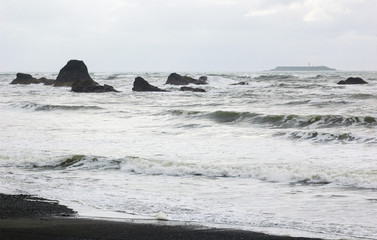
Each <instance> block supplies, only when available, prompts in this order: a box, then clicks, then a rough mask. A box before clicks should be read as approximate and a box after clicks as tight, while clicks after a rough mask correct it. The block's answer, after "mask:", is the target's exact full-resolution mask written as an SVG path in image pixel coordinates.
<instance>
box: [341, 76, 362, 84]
mask: <svg viewBox="0 0 377 240" xmlns="http://www.w3.org/2000/svg"><path fill="white" fill-rule="evenodd" d="M338 84H367V82H366V81H364V80H363V79H362V78H359V77H349V78H347V80H345V81H344V80H342V81H340V82H338Z"/></svg>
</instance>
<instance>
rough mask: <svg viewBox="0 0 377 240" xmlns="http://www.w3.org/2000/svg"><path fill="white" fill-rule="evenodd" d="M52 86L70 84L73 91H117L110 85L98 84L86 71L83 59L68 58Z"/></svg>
mask: <svg viewBox="0 0 377 240" xmlns="http://www.w3.org/2000/svg"><path fill="white" fill-rule="evenodd" d="M54 86H71V87H72V91H73V92H117V90H115V89H114V88H113V87H112V86H109V85H106V84H105V85H104V86H101V85H99V84H98V83H97V82H96V81H94V80H93V79H92V78H91V77H90V75H89V72H88V68H87V67H86V65H85V63H84V62H83V61H79V60H70V61H68V63H67V64H66V65H65V66H64V67H63V68H62V69H61V70H60V72H59V75H58V77H57V78H56V81H55V83H54Z"/></svg>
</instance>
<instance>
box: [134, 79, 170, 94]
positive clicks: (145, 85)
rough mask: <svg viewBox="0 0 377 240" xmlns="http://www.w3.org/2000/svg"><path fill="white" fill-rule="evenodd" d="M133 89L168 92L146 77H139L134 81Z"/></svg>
mask: <svg viewBox="0 0 377 240" xmlns="http://www.w3.org/2000/svg"><path fill="white" fill-rule="evenodd" d="M132 91H138V92H166V90H163V89H160V88H158V87H156V86H153V85H151V84H149V82H147V81H146V80H144V78H142V77H137V78H135V81H134V87H133V88H132Z"/></svg>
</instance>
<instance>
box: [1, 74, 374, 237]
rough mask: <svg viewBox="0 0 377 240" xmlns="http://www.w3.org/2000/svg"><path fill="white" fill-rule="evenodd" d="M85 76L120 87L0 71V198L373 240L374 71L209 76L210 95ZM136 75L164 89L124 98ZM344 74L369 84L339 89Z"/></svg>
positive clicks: (127, 77)
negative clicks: (47, 81)
mask: <svg viewBox="0 0 377 240" xmlns="http://www.w3.org/2000/svg"><path fill="white" fill-rule="evenodd" d="M33 75H34V76H36V77H42V76H43V77H47V78H55V77H56V73H34V74H33ZM91 75H92V77H93V78H94V79H95V80H96V81H98V82H100V83H101V84H104V83H106V84H109V85H113V86H114V87H115V88H116V89H118V90H121V92H119V93H104V94H90V93H89V94H88V93H74V92H71V91H70V89H69V88H66V87H60V88H56V87H55V88H54V87H51V86H43V85H10V84H9V83H10V82H11V80H13V79H14V78H15V74H14V73H3V74H0V92H1V95H0V111H1V115H0V122H1V124H0V190H1V191H2V192H6V193H28V194H36V195H38V196H41V197H47V198H52V199H57V200H60V201H61V202H62V203H64V204H66V205H68V206H71V207H73V208H75V209H76V210H78V211H79V213H80V214H82V215H98V216H117V217H124V218H127V217H130V215H131V216H134V217H142V218H147V217H152V216H155V215H156V214H158V213H164V214H166V216H167V218H168V219H171V220H177V221H192V222H195V223H199V224H204V225H211V226H213V225H216V226H218V227H233V228H242V229H250V230H259V231H264V232H268V233H279V234H290V235H295V236H316V237H324V238H331V239H334V238H335V239H341V238H346V239H377V220H376V215H377V122H376V120H377V72H338V71H337V72H320V73H313V72H306V73H305V72H290V73H282V72H281V73H279V72H278V73H276V72H273V73H270V72H251V73H213V74H207V75H208V81H209V85H206V86H204V88H205V89H206V90H207V93H191V92H190V93H188V92H180V91H178V89H179V87H175V86H168V85H164V83H165V81H166V79H167V76H168V75H169V74H168V73H91ZM139 75H140V76H142V77H144V78H145V79H146V80H148V81H149V82H150V83H152V84H154V85H157V86H159V87H161V88H164V89H168V90H171V92H167V93H166V92H154V93H151V92H148V93H141V92H132V91H131V89H132V83H133V80H134V78H135V77H136V76H139ZM190 75H191V76H193V77H199V76H201V75H203V73H201V74H199V73H198V74H193V73H191V74H190ZM350 76H359V77H362V78H363V79H365V80H366V81H367V82H369V84H368V85H354V86H352V85H348V86H346V85H337V84H336V83H337V82H338V81H340V80H344V79H346V78H347V77H350ZM239 81H245V82H248V83H249V85H242V86H233V85H230V84H232V83H237V82H239ZM201 87H202V86H201Z"/></svg>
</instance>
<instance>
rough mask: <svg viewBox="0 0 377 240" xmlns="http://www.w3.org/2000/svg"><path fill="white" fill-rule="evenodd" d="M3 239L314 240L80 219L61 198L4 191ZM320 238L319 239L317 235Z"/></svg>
mask: <svg viewBox="0 0 377 240" xmlns="http://www.w3.org/2000/svg"><path fill="white" fill-rule="evenodd" d="M0 238H1V239H42V240H43V239H46V240H47V239H51V240H55V239H56V240H57V239H69V240H73V239H145V240H147V239H157V240H158V239H161V240H162V239H187V240H191V239H203V240H204V239H206V240H210V239H224V240H225V239H227V240H230V239H261V240H310V239H312V240H313V239H315V238H301V237H289V236H275V235H268V234H264V233H258V232H252V231H244V230H235V229H219V228H208V227H204V226H200V225H191V224H184V223H182V224H176V223H174V224H169V221H167V222H161V221H157V220H156V223H149V222H148V223H146V222H143V223H140V222H137V223H136V222H132V221H128V222H122V221H114V220H102V219H94V218H78V217H77V216H76V213H75V211H73V210H72V209H70V208H68V207H66V206H63V205H60V204H59V203H58V202H57V201H51V200H48V199H43V198H38V197H34V196H30V195H7V194H2V193H0ZM316 239H318V238H316Z"/></svg>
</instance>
